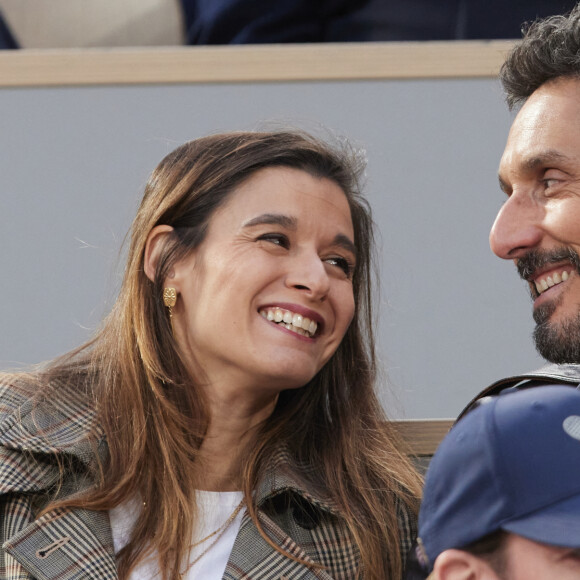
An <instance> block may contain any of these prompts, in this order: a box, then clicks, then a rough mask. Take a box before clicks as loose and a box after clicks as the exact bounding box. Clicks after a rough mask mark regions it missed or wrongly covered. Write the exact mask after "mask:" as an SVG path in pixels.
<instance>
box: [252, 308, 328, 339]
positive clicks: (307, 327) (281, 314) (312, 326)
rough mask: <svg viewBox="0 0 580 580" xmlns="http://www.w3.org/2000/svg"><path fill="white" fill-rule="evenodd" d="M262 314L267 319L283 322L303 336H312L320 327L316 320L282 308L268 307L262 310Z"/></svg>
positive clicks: (283, 324) (285, 326)
mask: <svg viewBox="0 0 580 580" xmlns="http://www.w3.org/2000/svg"><path fill="white" fill-rule="evenodd" d="M260 314H261V315H262V317H263V318H265V319H266V320H270V321H271V322H276V323H277V324H281V325H282V326H284V328H287V329H288V330H291V331H292V332H296V333H297V334H300V335H302V336H308V337H312V336H314V334H315V333H316V329H317V328H318V324H317V323H316V322H314V320H310V318H306V317H305V316H302V315H301V314H296V313H294V312H290V310H284V309H282V308H266V309H264V310H260Z"/></svg>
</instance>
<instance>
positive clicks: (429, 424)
mask: <svg viewBox="0 0 580 580" xmlns="http://www.w3.org/2000/svg"><path fill="white" fill-rule="evenodd" d="M394 425H395V427H396V429H397V430H398V431H399V433H400V434H401V437H402V438H403V439H404V441H405V442H406V443H407V445H408V446H409V448H410V452H411V455H413V456H415V457H430V456H431V455H433V453H435V450H436V449H437V447H438V445H439V443H441V441H442V439H443V437H445V435H446V434H447V433H448V431H449V429H451V426H452V425H453V419H417V420H409V421H395V422H394Z"/></svg>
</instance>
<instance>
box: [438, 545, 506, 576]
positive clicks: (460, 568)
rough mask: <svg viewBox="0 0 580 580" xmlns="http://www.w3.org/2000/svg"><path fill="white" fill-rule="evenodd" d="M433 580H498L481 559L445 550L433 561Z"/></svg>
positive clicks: (466, 553) (460, 552)
mask: <svg viewBox="0 0 580 580" xmlns="http://www.w3.org/2000/svg"><path fill="white" fill-rule="evenodd" d="M429 578H430V579H431V578H432V579H433V580H499V579H498V577H497V574H496V573H495V572H494V571H493V570H492V568H491V567H490V566H489V564H488V563H487V562H486V561H485V560H483V559H482V558H478V557H477V556H474V555H473V554H470V553H469V552H464V551H463V550H445V551H444V552H441V554H439V556H437V559H436V560H435V565H434V566H433V573H432V576H429Z"/></svg>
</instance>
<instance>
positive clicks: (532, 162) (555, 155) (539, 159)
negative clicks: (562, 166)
mask: <svg viewBox="0 0 580 580" xmlns="http://www.w3.org/2000/svg"><path fill="white" fill-rule="evenodd" d="M567 161H570V158H569V157H567V156H566V155H564V154H563V153H560V152H559V151H556V150H555V149H548V150H547V151H544V152H543V153H540V154H539V155H532V156H530V157H528V158H526V159H524V160H523V163H522V167H523V168H524V169H527V170H528V171H533V170H534V169H538V167H544V166H546V165H551V164H552V163H562V162H567Z"/></svg>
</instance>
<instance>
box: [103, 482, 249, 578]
mask: <svg viewBox="0 0 580 580" xmlns="http://www.w3.org/2000/svg"><path fill="white" fill-rule="evenodd" d="M242 498H243V493H242V492H241V491H199V490H198V491H196V500H197V505H198V510H199V511H198V513H199V523H198V526H197V528H196V530H195V531H194V533H193V534H192V539H191V543H192V544H195V543H196V542H199V541H200V540H201V539H202V538H205V537H206V536H209V534H211V533H212V532H214V531H215V530H217V529H219V528H220V527H221V526H223V525H224V524H225V522H227V520H228V519H229V518H230V517H231V515H232V514H233V512H234V510H235V509H236V508H237V507H238V505H239V504H240V502H241V501H242ZM141 508H142V506H141V504H140V502H138V501H137V500H135V499H133V500H130V501H128V502H125V503H123V504H121V505H119V506H117V507H116V508H113V509H112V510H110V511H109V518H110V520H111V530H112V532H113V543H114V546H115V553H118V552H119V550H121V549H122V548H123V546H125V545H126V544H127V542H128V541H129V537H130V534H131V530H132V528H133V525H134V524H135V520H136V519H137V515H138V513H139V510H140V509H141ZM244 512H245V509H242V510H240V511H239V512H238V514H237V515H236V517H235V518H234V520H233V521H232V523H231V524H230V525H229V526H228V527H227V528H226V529H225V531H224V533H223V534H222V535H221V536H220V537H219V539H218V540H217V542H216V543H215V544H214V545H213V546H212V542H214V541H216V538H217V537H218V535H219V532H218V534H215V535H214V536H212V537H211V538H208V539H207V540H206V541H204V542H202V543H201V544H199V545H198V546H195V547H194V548H192V549H191V553H190V555H189V562H193V561H194V560H195V559H196V558H198V557H199V556H200V555H201V554H202V553H203V551H204V550H207V552H206V553H205V554H204V555H203V556H202V557H201V558H200V559H199V561H197V562H196V563H195V564H194V565H193V566H192V567H191V568H189V570H188V571H187V574H185V575H184V576H183V578H184V579H186V580H199V579H200V578H203V580H221V578H222V576H223V574H224V570H225V568H226V564H227V563H228V559H229V557H230V553H231V551H232V548H233V546H234V541H235V539H236V536H237V535H238V532H239V530H240V526H241V523H242V516H243V514H244ZM209 546H211V548H210V547H209ZM208 548H209V549H208ZM184 568H187V566H184ZM159 578H161V574H160V573H159V565H158V562H157V558H156V554H153V555H152V556H151V557H150V558H149V559H147V560H144V561H142V562H141V563H140V564H138V566H137V567H136V568H135V569H134V570H133V572H132V574H131V576H130V580H158V579H159Z"/></svg>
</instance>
